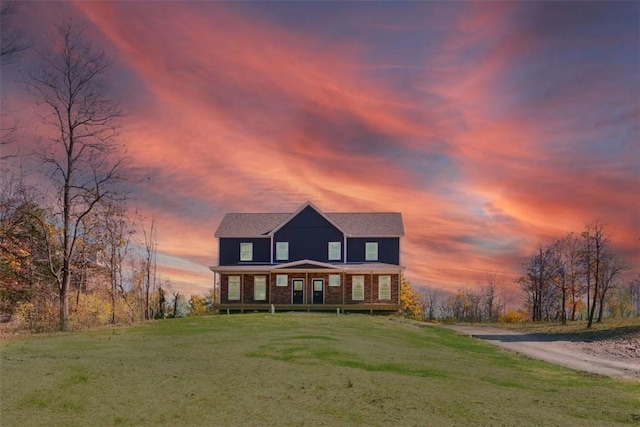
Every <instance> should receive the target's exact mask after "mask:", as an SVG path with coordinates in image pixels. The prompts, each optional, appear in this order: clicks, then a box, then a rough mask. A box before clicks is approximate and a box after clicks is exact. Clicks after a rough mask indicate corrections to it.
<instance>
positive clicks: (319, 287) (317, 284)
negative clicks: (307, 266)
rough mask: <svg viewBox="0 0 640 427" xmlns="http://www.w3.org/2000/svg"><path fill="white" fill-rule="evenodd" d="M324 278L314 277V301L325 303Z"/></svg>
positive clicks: (315, 302)
mask: <svg viewBox="0 0 640 427" xmlns="http://www.w3.org/2000/svg"><path fill="white" fill-rule="evenodd" d="M323 289H324V280H322V279H313V303H314V304H324V298H323Z"/></svg>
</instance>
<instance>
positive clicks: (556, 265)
mask: <svg viewBox="0 0 640 427" xmlns="http://www.w3.org/2000/svg"><path fill="white" fill-rule="evenodd" d="M523 269H524V271H523V274H522V275H521V276H520V277H519V278H518V280H517V283H518V285H519V286H520V289H521V290H522V292H523V294H524V296H525V297H526V303H525V306H526V308H527V310H528V311H529V313H530V316H531V320H533V321H543V320H546V321H549V320H556V321H561V322H562V323H563V324H564V323H566V322H567V321H568V320H576V319H577V318H578V317H583V316H584V317H586V319H587V327H588V328H590V327H591V326H592V324H593V322H594V321H595V322H601V321H602V319H603V317H605V316H618V317H623V316H631V315H637V314H638V307H639V306H640V277H636V278H635V279H630V278H629V277H627V275H626V273H627V271H629V270H630V268H629V265H627V264H626V262H625V261H624V259H623V258H622V256H621V255H620V254H618V253H616V252H615V251H614V249H613V247H612V246H611V236H610V234H609V233H608V232H607V229H606V226H605V224H604V223H603V222H602V221H601V220H599V219H594V220H592V221H591V222H589V223H588V224H587V225H586V226H585V228H584V230H583V231H582V232H581V233H575V232H570V233H568V234H567V235H566V236H564V237H562V238H559V239H557V240H555V241H553V242H551V243H549V244H547V245H540V246H538V248H537V249H536V250H535V251H534V252H533V253H532V254H531V255H530V256H529V258H528V259H527V260H526V262H525V263H524V264H523Z"/></svg>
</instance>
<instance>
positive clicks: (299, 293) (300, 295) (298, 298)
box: [293, 279, 304, 304]
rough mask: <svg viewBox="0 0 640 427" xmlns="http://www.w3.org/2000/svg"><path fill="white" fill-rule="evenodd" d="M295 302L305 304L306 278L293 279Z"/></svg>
mask: <svg viewBox="0 0 640 427" xmlns="http://www.w3.org/2000/svg"><path fill="white" fill-rule="evenodd" d="M293 303H294V304H304V280H303V279H293Z"/></svg>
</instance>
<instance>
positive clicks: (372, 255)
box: [364, 242, 378, 261]
mask: <svg viewBox="0 0 640 427" xmlns="http://www.w3.org/2000/svg"><path fill="white" fill-rule="evenodd" d="M364 257H365V258H364V259H365V261H377V260H378V242H367V243H366V244H365V255H364Z"/></svg>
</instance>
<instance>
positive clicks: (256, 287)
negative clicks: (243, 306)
mask: <svg viewBox="0 0 640 427" xmlns="http://www.w3.org/2000/svg"><path fill="white" fill-rule="evenodd" d="M253 299H254V301H264V300H266V299H267V278H266V277H265V276H255V277H254V278H253Z"/></svg>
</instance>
